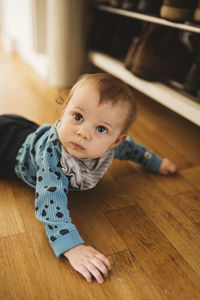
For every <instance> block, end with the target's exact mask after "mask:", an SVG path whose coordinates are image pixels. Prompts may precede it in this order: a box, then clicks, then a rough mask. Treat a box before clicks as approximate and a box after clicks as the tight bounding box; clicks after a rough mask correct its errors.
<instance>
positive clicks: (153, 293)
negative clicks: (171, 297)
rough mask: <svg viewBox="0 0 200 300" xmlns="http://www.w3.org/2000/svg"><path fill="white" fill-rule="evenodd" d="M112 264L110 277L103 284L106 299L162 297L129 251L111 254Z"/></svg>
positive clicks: (138, 299)
mask: <svg viewBox="0 0 200 300" xmlns="http://www.w3.org/2000/svg"><path fill="white" fill-rule="evenodd" d="M109 260H110V262H111V264H112V269H111V272H110V273H111V274H110V275H109V279H108V280H107V281H106V282H105V284H104V285H103V286H102V289H103V291H104V294H105V299H113V300H114V299H115V300H121V299H126V300H133V299H134V300H141V299H148V300H151V299H152V300H156V299H160V300H161V299H162V297H161V295H160V294H159V293H158V291H157V290H156V288H155V286H154V285H153V284H152V282H151V278H149V277H148V276H147V275H146V274H145V272H144V271H143V269H142V268H141V267H140V265H139V264H138V263H137V261H136V260H135V259H134V258H133V257H132V256H131V254H130V253H129V251H123V252H120V253H116V254H113V255H110V256H109Z"/></svg>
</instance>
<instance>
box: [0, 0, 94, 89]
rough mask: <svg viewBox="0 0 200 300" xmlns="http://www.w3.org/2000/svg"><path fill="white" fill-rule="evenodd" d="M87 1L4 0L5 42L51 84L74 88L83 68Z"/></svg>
mask: <svg viewBox="0 0 200 300" xmlns="http://www.w3.org/2000/svg"><path fill="white" fill-rule="evenodd" d="M87 4H88V1H87V0H81V1H79V0H68V1H65V0H58V1H54V0H20V1H16V0H0V27H1V44H2V46H3V49H4V51H6V52H14V51H15V52H17V53H18V54H19V55H20V56H21V57H22V58H23V59H24V60H25V61H26V62H27V63H28V64H29V65H31V67H32V68H33V69H34V70H35V71H36V72H37V73H38V74H39V75H40V76H41V77H42V78H44V79H47V80H48V81H49V83H50V84H51V85H54V86H57V87H70V86H71V85H72V84H73V83H74V81H75V80H76V79H77V76H78V75H80V73H81V72H82V70H83V64H84V61H85V39H86V34H87V30H88V23H89V22H88V21H89V18H88V14H87V12H86V11H88V5H87Z"/></svg>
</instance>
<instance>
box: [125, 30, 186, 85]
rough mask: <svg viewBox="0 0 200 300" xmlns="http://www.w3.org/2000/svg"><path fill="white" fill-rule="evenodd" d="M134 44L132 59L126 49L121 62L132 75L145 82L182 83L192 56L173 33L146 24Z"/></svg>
mask: <svg viewBox="0 0 200 300" xmlns="http://www.w3.org/2000/svg"><path fill="white" fill-rule="evenodd" d="M136 44H137V48H136V50H135V51H133V49H132V51H133V56H132V59H130V51H131V50H130V49H129V51H128V53H127V57H126V59H125V61H127V65H128V68H129V69H130V70H131V72H132V73H133V74H135V75H136V76H138V77H140V78H143V79H145V80H149V81H161V80H165V79H170V80H174V81H178V82H183V81H184V79H185V77H186V75H187V74H188V71H189V68H190V66H191V64H192V55H191V53H190V51H189V50H188V49H187V48H186V47H185V45H184V44H183V43H182V41H181V39H180V35H179V31H178V30H177V29H174V28H169V27H165V26H161V25H156V24H149V26H148V28H147V30H146V32H145V33H144V34H143V36H142V38H141V39H140V41H139V42H137V43H136ZM128 54H129V56H128Z"/></svg>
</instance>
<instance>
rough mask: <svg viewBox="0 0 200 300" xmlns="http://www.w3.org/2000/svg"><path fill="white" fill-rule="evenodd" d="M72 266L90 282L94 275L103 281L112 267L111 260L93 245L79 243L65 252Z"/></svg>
mask: <svg viewBox="0 0 200 300" xmlns="http://www.w3.org/2000/svg"><path fill="white" fill-rule="evenodd" d="M63 254H64V256H65V257H67V258H68V260H69V262H70V264H71V265H72V267H73V268H74V269H75V270H76V271H78V272H79V273H81V274H82V275H83V276H84V277H85V278H86V280H87V281H88V282H91V281H92V275H93V276H94V278H95V279H96V280H97V282H98V283H103V276H102V274H103V275H104V277H105V278H106V277H107V276H108V270H110V269H111V266H110V262H109V260H108V258H107V257H106V256H104V255H103V254H101V253H100V252H99V251H97V250H96V249H94V248H93V247H90V246H86V245H78V246H76V247H75V248H72V249H70V250H68V251H66V252H65V253H63Z"/></svg>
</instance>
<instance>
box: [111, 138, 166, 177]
mask: <svg viewBox="0 0 200 300" xmlns="http://www.w3.org/2000/svg"><path fill="white" fill-rule="evenodd" d="M114 151H115V155H114V158H117V159H120V160H123V159H124V160H131V161H133V162H136V163H138V164H140V165H141V166H142V167H143V168H144V169H146V170H148V171H151V172H157V170H158V169H159V167H160V164H161V162H162V158H161V157H160V156H158V155H156V154H155V153H154V152H153V151H151V150H149V149H147V148H145V147H143V146H142V145H140V144H138V143H135V142H134V141H133V140H132V139H131V137H127V138H126V140H125V141H124V142H123V143H121V144H120V145H119V146H117V147H116V148H115V149H114Z"/></svg>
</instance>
